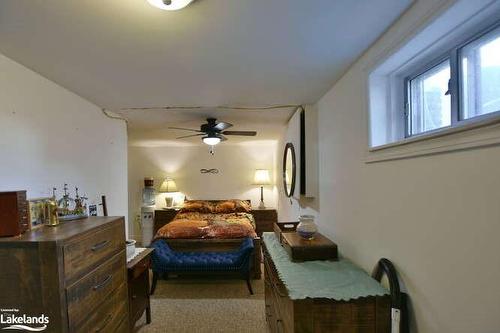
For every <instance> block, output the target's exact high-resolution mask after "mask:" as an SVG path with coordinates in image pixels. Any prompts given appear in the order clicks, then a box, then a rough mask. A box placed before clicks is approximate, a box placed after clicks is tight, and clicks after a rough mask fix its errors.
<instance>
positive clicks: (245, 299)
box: [135, 279, 268, 333]
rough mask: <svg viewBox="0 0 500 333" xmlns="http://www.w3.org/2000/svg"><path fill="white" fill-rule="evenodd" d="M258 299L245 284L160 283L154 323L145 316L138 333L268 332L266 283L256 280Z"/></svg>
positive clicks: (153, 305)
mask: <svg viewBox="0 0 500 333" xmlns="http://www.w3.org/2000/svg"><path fill="white" fill-rule="evenodd" d="M252 286H253V289H254V295H250V294H249V292H248V290H247V287H246V284H245V281H242V280H215V279H209V280H206V279H203V280H200V279H190V280H185V279H172V280H168V281H163V280H160V281H158V285H157V288H156V291H155V294H154V295H153V296H152V298H151V313H152V323H151V324H149V325H146V318H145V316H143V317H142V318H141V319H140V320H139V321H138V322H137V325H136V330H135V331H136V332H139V333H150V332H151V333H153V332H154V333H159V332H162V333H163V332H169V333H170V332H196V333H205V332H206V333H209V332H210V333H212V332H221V333H225V332H228V333H229V332H242V333H254V332H255V333H257V332H259V333H260V332H264V333H265V332H268V330H267V324H266V319H265V310H264V309H265V305H264V283H263V280H253V281H252Z"/></svg>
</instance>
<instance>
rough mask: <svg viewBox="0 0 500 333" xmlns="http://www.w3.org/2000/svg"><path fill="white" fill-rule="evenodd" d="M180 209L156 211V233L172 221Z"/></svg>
mask: <svg viewBox="0 0 500 333" xmlns="http://www.w3.org/2000/svg"><path fill="white" fill-rule="evenodd" d="M179 210H180V208H164V209H157V210H155V218H154V219H155V221H154V230H153V231H154V233H155V234H156V232H157V231H158V229H160V228H161V227H163V226H164V225H165V224H167V223H169V222H170V221H172V220H173V219H174V217H175V215H177V213H178V212H179Z"/></svg>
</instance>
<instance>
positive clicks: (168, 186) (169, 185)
mask: <svg viewBox="0 0 500 333" xmlns="http://www.w3.org/2000/svg"><path fill="white" fill-rule="evenodd" d="M159 192H160V193H172V192H178V191H177V185H176V184H175V181H174V180H173V179H172V178H165V180H164V181H163V183H161V186H160V190H159Z"/></svg>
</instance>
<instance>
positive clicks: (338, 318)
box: [263, 242, 391, 333]
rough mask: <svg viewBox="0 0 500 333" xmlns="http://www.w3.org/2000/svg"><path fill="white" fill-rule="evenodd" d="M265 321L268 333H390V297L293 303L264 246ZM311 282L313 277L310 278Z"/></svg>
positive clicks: (296, 301)
mask: <svg viewBox="0 0 500 333" xmlns="http://www.w3.org/2000/svg"><path fill="white" fill-rule="evenodd" d="M263 244H264V245H263V252H264V282H265V306H266V309H265V311H266V320H267V322H268V324H269V327H270V329H271V332H317V333H326V332H333V333H389V332H390V331H391V326H390V325H391V304H390V297H389V295H385V296H370V297H363V298H358V299H355V300H350V301H336V300H332V299H327V298H305V299H298V300H292V299H291V298H290V297H289V295H288V291H287V288H286V286H285V285H284V283H283V282H282V280H281V279H280V277H279V276H278V272H277V270H276V267H275V265H274V263H273V260H272V258H271V256H270V255H269V252H268V251H267V249H266V246H265V243H264V242H263ZM311 279H314V276H311Z"/></svg>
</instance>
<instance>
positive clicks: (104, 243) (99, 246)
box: [90, 240, 109, 252]
mask: <svg viewBox="0 0 500 333" xmlns="http://www.w3.org/2000/svg"><path fill="white" fill-rule="evenodd" d="M108 244H109V240H105V241H102V242H99V243H97V244H95V245H94V246H92V247H91V248H90V249H91V250H92V251H94V252H95V251H99V250H100V249H102V248H104V247H106V246H108Z"/></svg>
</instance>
